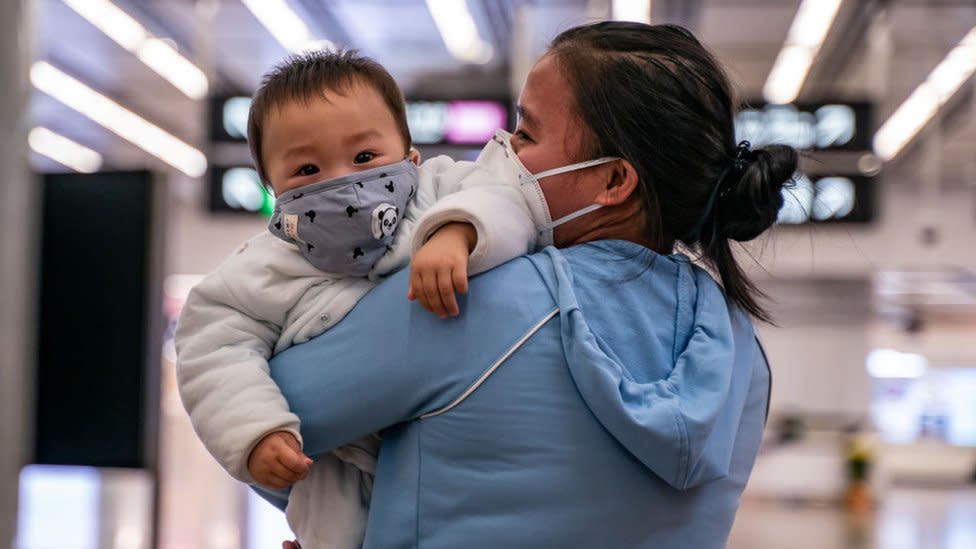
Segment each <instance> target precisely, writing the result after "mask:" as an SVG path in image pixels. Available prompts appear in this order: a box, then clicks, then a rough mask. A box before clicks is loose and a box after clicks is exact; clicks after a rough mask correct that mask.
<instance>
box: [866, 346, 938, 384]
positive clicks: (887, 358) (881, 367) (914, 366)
mask: <svg viewBox="0 0 976 549" xmlns="http://www.w3.org/2000/svg"><path fill="white" fill-rule="evenodd" d="M928 364H929V361H928V359H926V358H925V357H924V356H922V355H917V354H913V353H900V352H898V351H896V350H894V349H875V350H873V351H871V352H870V353H868V359H867V368H868V374H870V375H871V377H874V378H882V379H883V378H905V379H913V378H919V377H922V376H923V375H925V371H926V370H927V369H928Z"/></svg>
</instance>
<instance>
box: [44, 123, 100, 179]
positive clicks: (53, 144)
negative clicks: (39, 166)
mask: <svg viewBox="0 0 976 549" xmlns="http://www.w3.org/2000/svg"><path fill="white" fill-rule="evenodd" d="M27 142H28V143H29V144H30V148H31V150H32V151H34V152H36V153H37V154H39V155H42V156H46V157H48V158H50V159H51V160H53V161H55V162H57V163H58V164H61V165H62V166H65V167H68V168H71V169H72V170H74V171H76V172H82V173H92V172H96V171H98V168H101V167H102V155H100V154H98V153H97V152H95V151H93V150H91V149H89V148H88V147H85V146H83V145H80V144H78V143H75V142H74V141H72V140H70V139H68V138H67V137H64V136H63V135H60V134H56V133H54V132H52V131H51V130H49V129H47V128H43V127H37V128H34V129H33V130H31V132H30V134H28V136H27Z"/></svg>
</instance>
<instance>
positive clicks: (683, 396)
mask: <svg viewBox="0 0 976 549" xmlns="http://www.w3.org/2000/svg"><path fill="white" fill-rule="evenodd" d="M407 281H408V276H407V273H405V272H402V273H400V274H398V275H396V276H394V277H393V278H392V279H390V280H388V281H386V282H385V283H383V284H381V285H380V286H378V287H377V288H376V289H374V290H373V291H372V292H371V293H370V294H368V295H367V296H366V297H365V298H364V299H363V300H362V301H361V302H360V304H359V305H358V306H357V307H356V308H355V309H354V310H353V311H352V312H351V313H350V314H349V316H348V317H346V319H345V320H344V321H343V322H341V323H339V324H338V325H337V326H336V327H334V328H333V329H331V330H329V331H328V332H326V333H325V334H323V335H321V336H319V337H318V338H316V339H314V340H312V341H310V342H309V343H306V344H303V345H299V346H296V347H293V348H291V349H289V350H287V351H285V352H283V353H281V354H280V355H278V357H277V358H275V359H274V360H272V362H271V367H272V375H273V377H274V379H275V381H276V382H277V383H278V385H279V386H280V387H281V389H282V391H283V392H284V394H285V396H286V398H287V399H288V402H289V404H290V405H291V408H292V410H293V411H294V412H295V413H297V414H298V416H299V417H300V418H301V422H302V425H301V430H302V434H303V436H304V439H305V451H306V452H307V453H308V454H309V455H312V456H314V455H317V454H321V453H324V452H327V451H328V450H329V449H331V448H335V447H337V446H340V445H342V444H345V443H347V442H349V441H352V440H355V439H357V438H359V437H361V436H363V435H366V434H368V433H371V432H374V431H380V430H382V436H383V445H382V449H381V451H380V458H379V466H378V469H377V473H376V483H375V486H374V491H373V496H372V506H371V509H370V515H369V525H368V529H367V534H366V541H365V547H367V548H384V549H387V548H399V547H419V548H425V549H426V548H449V549H457V548H460V547H465V548H479V547H484V548H492V549H496V548H508V547H531V548H540V547H553V548H572V547H580V548H631V547H653V548H656V549H669V548H674V549H708V548H713V547H714V548H718V547H724V545H725V542H726V538H727V536H728V533H729V530H730V528H731V527H732V521H733V518H734V516H735V512H736V508H737V507H738V504H739V496H740V494H741V492H742V489H743V487H744V486H745V484H746V480H747V479H748V477H749V473H750V470H751V469H752V466H753V462H754V460H755V458H756V453H757V451H758V448H759V442H760V438H761V434H762V429H763V426H764V423H765V414H766V407H767V402H768V399H769V372H768V366H767V364H766V360H765V358H764V357H763V354H762V350H761V348H760V346H759V345H758V343H757V342H756V340H755V336H754V333H753V327H752V324H751V323H750V321H749V319H748V318H747V316H746V315H745V314H744V313H743V312H741V311H740V310H739V309H737V308H736V307H733V306H730V305H728V304H727V302H726V300H725V297H724V294H723V293H722V290H721V289H720V288H719V286H718V285H717V284H716V283H715V282H714V281H713V280H712V278H711V277H709V276H708V275H707V274H706V273H705V272H704V271H702V270H700V269H698V268H696V267H694V266H693V265H692V264H691V263H689V261H688V260H687V259H686V258H684V257H683V256H678V255H672V256H661V255H657V254H654V253H652V252H649V251H647V250H646V249H644V248H641V247H639V246H637V245H635V244H631V243H627V242H623V241H599V242H593V243H589V244H584V245H580V246H575V247H572V248H568V249H564V250H556V249H555V248H548V249H546V250H545V251H543V252H541V253H538V254H535V255H532V256H528V257H522V258H519V259H516V260H514V261H511V262H509V263H507V264H505V265H503V266H501V267H499V268H497V269H495V270H494V271H491V272H489V273H486V274H484V275H482V276H479V277H476V278H474V279H473V280H472V281H471V290H470V293H469V294H468V296H466V297H465V298H464V300H463V303H462V314H461V316H460V318H457V319H449V320H439V319H437V318H436V317H435V316H433V315H431V314H430V313H427V312H426V311H423V310H422V309H421V308H420V307H419V306H417V305H416V304H413V303H409V302H407V301H406V299H405V295H406V288H407ZM278 503H279V504H280V505H283V501H279V502H278Z"/></svg>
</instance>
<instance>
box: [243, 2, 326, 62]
mask: <svg viewBox="0 0 976 549" xmlns="http://www.w3.org/2000/svg"><path fill="white" fill-rule="evenodd" d="M241 2H242V3H243V4H244V6H245V7H246V8H247V9H249V10H250V11H251V13H252V14H253V15H254V17H255V18H256V19H257V20H258V21H259V22H260V23H261V24H262V25H264V27H265V28H266V29H268V32H270V33H271V35H272V36H274V38H275V40H277V41H278V42H279V43H281V45H282V46H283V47H284V48H285V49H286V50H288V51H291V52H293V53H300V52H302V51H303V50H305V49H308V48H309V47H310V46H311V45H312V44H314V43H315V41H314V40H313V39H312V33H311V32H310V31H309V30H308V26H306V25H305V23H304V22H303V21H302V19H301V17H299V16H298V14H296V13H295V11H294V10H292V9H291V7H289V6H288V3H287V2H285V0H241Z"/></svg>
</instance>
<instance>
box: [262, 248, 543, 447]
mask: <svg viewBox="0 0 976 549" xmlns="http://www.w3.org/2000/svg"><path fill="white" fill-rule="evenodd" d="M408 281H409V273H407V272H406V271H401V272H400V273H398V274H396V275H394V276H393V277H391V278H390V279H388V280H386V281H385V282H383V283H382V284H380V285H379V286H377V287H376V288H375V289H374V290H373V291H372V292H370V293H369V294H368V295H367V296H366V297H364V298H363V299H362V300H361V301H360V303H359V305H357V306H356V308H355V309H354V310H353V311H352V312H351V313H349V315H348V316H347V317H346V318H345V319H344V320H343V321H342V322H340V323H339V324H337V325H336V326H335V327H333V328H332V329H331V330H329V331H327V332H326V333H324V334H322V335H320V336H318V337H316V338H315V339H313V340H311V341H309V342H308V343H305V344H302V345H297V346H295V347H292V348H291V349H288V350H287V351H284V352H282V353H281V354H279V355H278V356H276V357H275V358H274V359H272V361H271V376H272V378H273V379H274V380H275V382H276V383H277V384H278V386H279V387H280V389H281V392H282V393H283V394H284V395H285V398H286V399H287V400H288V404H289V406H290V408H291V411H292V412H293V413H295V414H297V415H298V417H299V418H300V419H301V432H302V436H303V438H304V450H305V453H306V454H308V455H309V456H313V457H314V456H316V455H320V454H322V453H325V452H328V451H330V450H332V449H333V448H336V447H338V446H341V445H343V444H346V443H348V442H351V441H353V440H356V439H358V438H359V437H361V436H364V435H367V434H369V433H374V432H376V431H379V430H382V429H384V428H387V427H390V426H393V425H396V424H397V423H401V422H404V421H409V420H412V419H415V418H418V417H420V416H421V415H423V414H425V413H427V412H430V411H433V410H437V409H439V408H442V407H444V406H446V405H448V404H449V403H451V402H452V401H453V400H454V399H455V398H457V397H458V396H459V395H460V394H462V393H463V392H464V391H465V390H466V389H468V388H469V387H471V386H473V385H474V384H475V382H476V381H477V379H478V378H479V377H480V376H481V375H482V374H483V373H484V372H485V371H486V370H488V369H489V368H490V367H491V365H492V364H494V363H495V362H496V361H497V360H498V359H499V358H500V357H501V356H503V355H504V354H505V352H506V351H508V350H509V349H510V348H511V347H512V345H513V344H514V343H515V342H517V341H518V340H519V338H520V337H522V336H523V335H524V334H525V333H526V332H528V331H529V330H530V329H531V328H532V326H534V325H535V324H537V323H538V321H539V320H540V319H541V318H543V317H544V316H545V315H546V314H547V313H549V312H551V310H552V307H553V305H552V304H553V301H552V298H551V297H550V296H549V293H548V290H547V289H546V287H545V285H544V284H543V283H542V282H541V280H540V277H539V274H538V272H537V271H536V270H535V268H534V267H533V266H532V264H531V263H530V262H529V261H528V260H515V261H512V262H509V263H507V264H505V265H503V266H501V267H499V268H498V269H495V270H493V271H491V272H489V273H486V274H485V275H483V276H480V277H476V278H474V279H472V281H471V292H470V293H469V295H468V296H465V297H463V298H462V301H461V306H462V308H463V309H465V311H466V312H465V314H462V315H461V317H459V318H456V319H450V320H440V319H438V318H437V317H435V316H433V315H431V314H430V313H428V312H426V311H424V310H423V309H422V308H421V307H420V306H419V305H417V304H415V303H412V302H408V301H407V300H405V299H404V298H403V296H404V295H405V294H406V290H407V283H408Z"/></svg>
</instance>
